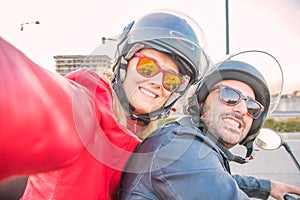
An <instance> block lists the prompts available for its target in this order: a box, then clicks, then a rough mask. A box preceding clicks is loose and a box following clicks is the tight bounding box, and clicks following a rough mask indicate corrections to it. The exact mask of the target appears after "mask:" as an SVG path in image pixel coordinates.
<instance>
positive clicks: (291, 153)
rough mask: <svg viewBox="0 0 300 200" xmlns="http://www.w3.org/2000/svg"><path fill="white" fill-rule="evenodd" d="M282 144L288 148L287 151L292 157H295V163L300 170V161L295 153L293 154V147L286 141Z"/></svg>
mask: <svg viewBox="0 0 300 200" xmlns="http://www.w3.org/2000/svg"><path fill="white" fill-rule="evenodd" d="M282 145H283V146H284V148H285V149H286V151H287V152H288V153H289V154H290V156H291V157H292V159H293V161H294V163H295V165H296V166H297V168H298V171H300V164H299V162H298V161H297V159H296V157H295V155H294V154H293V152H292V149H291V147H290V146H289V145H288V144H287V143H286V142H283V144H282Z"/></svg>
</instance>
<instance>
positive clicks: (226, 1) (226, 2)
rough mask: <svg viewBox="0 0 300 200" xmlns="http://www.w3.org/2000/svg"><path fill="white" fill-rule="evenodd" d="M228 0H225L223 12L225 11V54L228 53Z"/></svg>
mask: <svg viewBox="0 0 300 200" xmlns="http://www.w3.org/2000/svg"><path fill="white" fill-rule="evenodd" d="M228 1H229V0H225V4H226V5H225V9H226V10H225V13H226V55H228V54H229V14H228V12H229V10H228Z"/></svg>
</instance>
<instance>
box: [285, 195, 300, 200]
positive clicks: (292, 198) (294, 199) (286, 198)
mask: <svg viewBox="0 0 300 200" xmlns="http://www.w3.org/2000/svg"><path fill="white" fill-rule="evenodd" d="M283 198H284V199H285V200H297V199H299V198H296V197H293V196H291V195H289V194H286V195H284V196H283Z"/></svg>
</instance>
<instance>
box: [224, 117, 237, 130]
mask: <svg viewBox="0 0 300 200" xmlns="http://www.w3.org/2000/svg"><path fill="white" fill-rule="evenodd" d="M223 121H224V122H226V123H227V124H229V125H230V126H232V127H235V128H241V124H240V123H239V122H237V121H235V120H233V119H229V118H224V119H223Z"/></svg>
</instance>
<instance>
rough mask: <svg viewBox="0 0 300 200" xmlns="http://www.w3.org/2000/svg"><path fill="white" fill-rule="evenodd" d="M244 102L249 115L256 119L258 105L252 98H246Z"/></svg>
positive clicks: (258, 112) (259, 111)
mask: <svg viewBox="0 0 300 200" xmlns="http://www.w3.org/2000/svg"><path fill="white" fill-rule="evenodd" d="M246 103H247V110H248V113H249V115H251V116H252V117H253V118H254V119H257V118H258V117H259V116H260V114H261V107H260V105H259V104H258V103H257V102H256V101H255V100H253V99H248V100H247V102H246Z"/></svg>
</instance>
